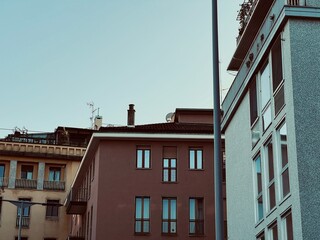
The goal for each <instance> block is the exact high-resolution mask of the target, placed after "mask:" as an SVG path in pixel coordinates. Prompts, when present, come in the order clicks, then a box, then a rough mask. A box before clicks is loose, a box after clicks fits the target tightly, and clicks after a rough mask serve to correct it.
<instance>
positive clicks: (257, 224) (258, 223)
mask: <svg viewBox="0 0 320 240" xmlns="http://www.w3.org/2000/svg"><path fill="white" fill-rule="evenodd" d="M263 221H264V218H262V219H261V220H259V222H257V223H256V225H255V226H254V227H255V228H257V227H258V226H259V225H260V224H261V223H262V222H263Z"/></svg>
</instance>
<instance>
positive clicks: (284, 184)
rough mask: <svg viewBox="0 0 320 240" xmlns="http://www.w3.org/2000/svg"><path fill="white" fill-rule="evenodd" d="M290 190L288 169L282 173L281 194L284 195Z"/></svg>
mask: <svg viewBox="0 0 320 240" xmlns="http://www.w3.org/2000/svg"><path fill="white" fill-rule="evenodd" d="M289 192H290V182H289V170H288V169H286V170H285V171H284V172H283V173H282V196H283V197H285V196H287V194H288V193H289Z"/></svg>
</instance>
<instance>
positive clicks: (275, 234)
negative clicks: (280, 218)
mask: <svg viewBox="0 0 320 240" xmlns="http://www.w3.org/2000/svg"><path fill="white" fill-rule="evenodd" d="M271 236H272V240H278V228H277V225H274V226H273V227H272V229H271Z"/></svg>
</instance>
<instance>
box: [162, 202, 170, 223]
mask: <svg viewBox="0 0 320 240" xmlns="http://www.w3.org/2000/svg"><path fill="white" fill-rule="evenodd" d="M168 213H169V205H168V199H164V200H163V201H162V218H163V219H168V218H169V216H168Z"/></svg>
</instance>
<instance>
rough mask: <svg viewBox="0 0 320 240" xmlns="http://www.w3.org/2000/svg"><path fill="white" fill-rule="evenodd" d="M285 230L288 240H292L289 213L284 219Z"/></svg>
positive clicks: (290, 216)
mask: <svg viewBox="0 0 320 240" xmlns="http://www.w3.org/2000/svg"><path fill="white" fill-rule="evenodd" d="M286 228H287V229H286V230H287V238H288V240H293V228H292V215H291V213H290V214H288V215H287V217H286Z"/></svg>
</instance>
